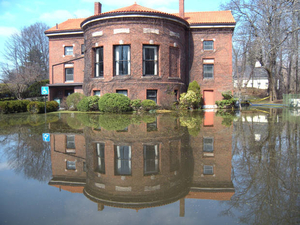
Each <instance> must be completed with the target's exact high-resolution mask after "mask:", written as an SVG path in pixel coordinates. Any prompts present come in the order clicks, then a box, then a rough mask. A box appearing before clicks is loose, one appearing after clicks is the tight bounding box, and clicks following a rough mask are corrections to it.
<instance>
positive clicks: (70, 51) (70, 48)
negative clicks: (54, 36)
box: [65, 46, 73, 55]
mask: <svg viewBox="0 0 300 225" xmlns="http://www.w3.org/2000/svg"><path fill="white" fill-rule="evenodd" d="M65 55H73V46H65Z"/></svg>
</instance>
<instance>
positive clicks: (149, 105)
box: [141, 99, 157, 111]
mask: <svg viewBox="0 0 300 225" xmlns="http://www.w3.org/2000/svg"><path fill="white" fill-rule="evenodd" d="M141 105H142V109H143V110H145V111H150V110H154V109H156V108H157V105H156V103H155V101H153V100H149V99H146V100H143V101H142V102H141Z"/></svg>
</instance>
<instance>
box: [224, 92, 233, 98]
mask: <svg viewBox="0 0 300 225" xmlns="http://www.w3.org/2000/svg"><path fill="white" fill-rule="evenodd" d="M222 96H223V99H224V100H230V99H232V98H233V95H232V93H231V91H225V92H223V93H222Z"/></svg>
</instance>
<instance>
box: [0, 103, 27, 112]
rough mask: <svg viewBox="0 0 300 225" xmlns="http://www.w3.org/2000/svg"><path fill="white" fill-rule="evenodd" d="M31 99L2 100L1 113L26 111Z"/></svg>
mask: <svg viewBox="0 0 300 225" xmlns="http://www.w3.org/2000/svg"><path fill="white" fill-rule="evenodd" d="M29 103H30V101H29V100H15V101H2V102H0V113H19V112H26V111H27V105H28V104H29Z"/></svg>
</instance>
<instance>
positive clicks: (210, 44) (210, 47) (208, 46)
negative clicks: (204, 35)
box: [203, 41, 214, 50]
mask: <svg viewBox="0 0 300 225" xmlns="http://www.w3.org/2000/svg"><path fill="white" fill-rule="evenodd" d="M203 50H214V41H203Z"/></svg>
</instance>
